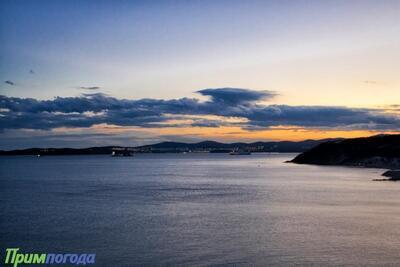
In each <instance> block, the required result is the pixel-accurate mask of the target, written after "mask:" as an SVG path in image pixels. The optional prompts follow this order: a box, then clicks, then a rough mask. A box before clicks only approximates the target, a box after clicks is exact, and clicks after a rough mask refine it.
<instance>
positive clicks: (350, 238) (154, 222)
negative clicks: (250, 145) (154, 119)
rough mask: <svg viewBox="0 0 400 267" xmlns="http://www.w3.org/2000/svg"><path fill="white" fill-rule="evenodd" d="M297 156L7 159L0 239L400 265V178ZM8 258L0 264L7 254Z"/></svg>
mask: <svg viewBox="0 0 400 267" xmlns="http://www.w3.org/2000/svg"><path fill="white" fill-rule="evenodd" d="M294 156H295V155H294V154H253V155H250V156H229V155H225V154H224V155H223V154H186V155H183V154H181V155H175V154H165V155H163V154H153V155H150V154H149V155H138V156H136V157H133V158H111V157H109V156H59V157H58V156H57V157H41V158H35V157H30V156H26V157H25V156H24V157H0V174H1V175H0V177H1V178H0V212H1V218H0V219H1V220H0V246H1V255H2V256H1V258H3V256H4V250H5V248H6V247H19V248H20V249H21V250H22V251H24V252H47V253H70V252H72V253H96V255H97V256H96V263H97V265H98V266H134V265H185V266H206V265H219V264H221V265H225V264H227V265H228V264H232V265H243V266H247V265H260V266H266V265H268V266H293V265H298V266H310V265H313V266H340V265H342V266H343V265H346V266H350V265H352V266H382V265H385V266H399V265H400V183H393V182H373V181H371V180H372V179H373V178H380V174H381V173H382V172H383V170H379V169H357V168H344V167H319V166H307V165H295V164H288V163H283V162H284V161H285V160H288V159H291V158H293V157H294ZM1 261H2V262H3V260H1Z"/></svg>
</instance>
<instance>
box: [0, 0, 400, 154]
mask: <svg viewBox="0 0 400 267" xmlns="http://www.w3.org/2000/svg"><path fill="white" fill-rule="evenodd" d="M399 33H400V1H398V0H391V1H385V0H382V1H368V0H363V1H361V0H357V1H356V0H354V1H350V0H344V1H340V0H331V1H301V0H299V1H285V0H281V1H266V0H265V1H235V0H231V1H228V0H226V1H222V0H221V1H219V0H214V1H207V0H204V1H194V0H193V1H123V0H116V1H111V0H109V1H102V0H97V1H93V0H86V1H74V0H69V1H61V0H53V1H46V0H41V1H38V0H31V1H28V0H26V1H21V0H13V1H9V0H3V1H0V82H1V84H0V95H1V97H0V149H14V148H26V147H34V146H35V147H37V146H39V147H87V146H96V145H133V146H134V145H141V144H149V143H155V142H159V141H183V142H196V141H202V140H206V139H207V140H217V141H223V142H236V141H245V142H252V141H267V140H304V139H322V138H330V137H358V136H369V135H374V134H379V133H400V75H399V74H400V34H399Z"/></svg>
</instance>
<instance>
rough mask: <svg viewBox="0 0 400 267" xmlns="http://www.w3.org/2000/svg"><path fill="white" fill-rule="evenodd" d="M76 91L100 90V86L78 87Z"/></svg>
mask: <svg viewBox="0 0 400 267" xmlns="http://www.w3.org/2000/svg"><path fill="white" fill-rule="evenodd" d="M78 89H83V90H100V89H101V87H100V86H79V87H78Z"/></svg>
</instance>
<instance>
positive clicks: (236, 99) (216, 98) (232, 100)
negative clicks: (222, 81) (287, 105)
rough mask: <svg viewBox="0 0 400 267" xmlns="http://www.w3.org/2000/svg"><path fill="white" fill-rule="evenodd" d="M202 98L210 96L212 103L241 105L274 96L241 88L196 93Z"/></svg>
mask: <svg viewBox="0 0 400 267" xmlns="http://www.w3.org/2000/svg"><path fill="white" fill-rule="evenodd" d="M197 93H200V94H202V95H204V96H210V97H211V100H212V101H213V102H218V103H226V104H241V103H247V102H253V101H258V100H263V99H265V100H266V99H271V98H273V97H274V96H276V93H275V92H272V91H254V90H249V89H242V88H229V87H227V88H217V89H203V90H200V91H197Z"/></svg>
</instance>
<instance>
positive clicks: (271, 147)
mask: <svg viewBox="0 0 400 267" xmlns="http://www.w3.org/2000/svg"><path fill="white" fill-rule="evenodd" d="M332 140H341V139H339V138H336V139H322V140H304V141H299V142H294V141H278V142H261V141H259V142H253V143H243V142H238V143H220V142H216V141H209V140H207V141H202V142H198V143H181V142H161V143H157V144H152V145H144V146H137V147H123V146H101V147H88V148H29V149H17V150H10V151H4V150H0V155H39V154H40V155H95V154H111V153H112V151H113V150H129V151H132V152H135V153H182V152H209V153H228V152H230V151H232V150H233V149H237V148H240V149H245V150H249V151H251V152H304V151H306V150H308V149H311V148H312V147H314V146H316V145H318V144H320V143H323V142H327V141H332Z"/></svg>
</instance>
